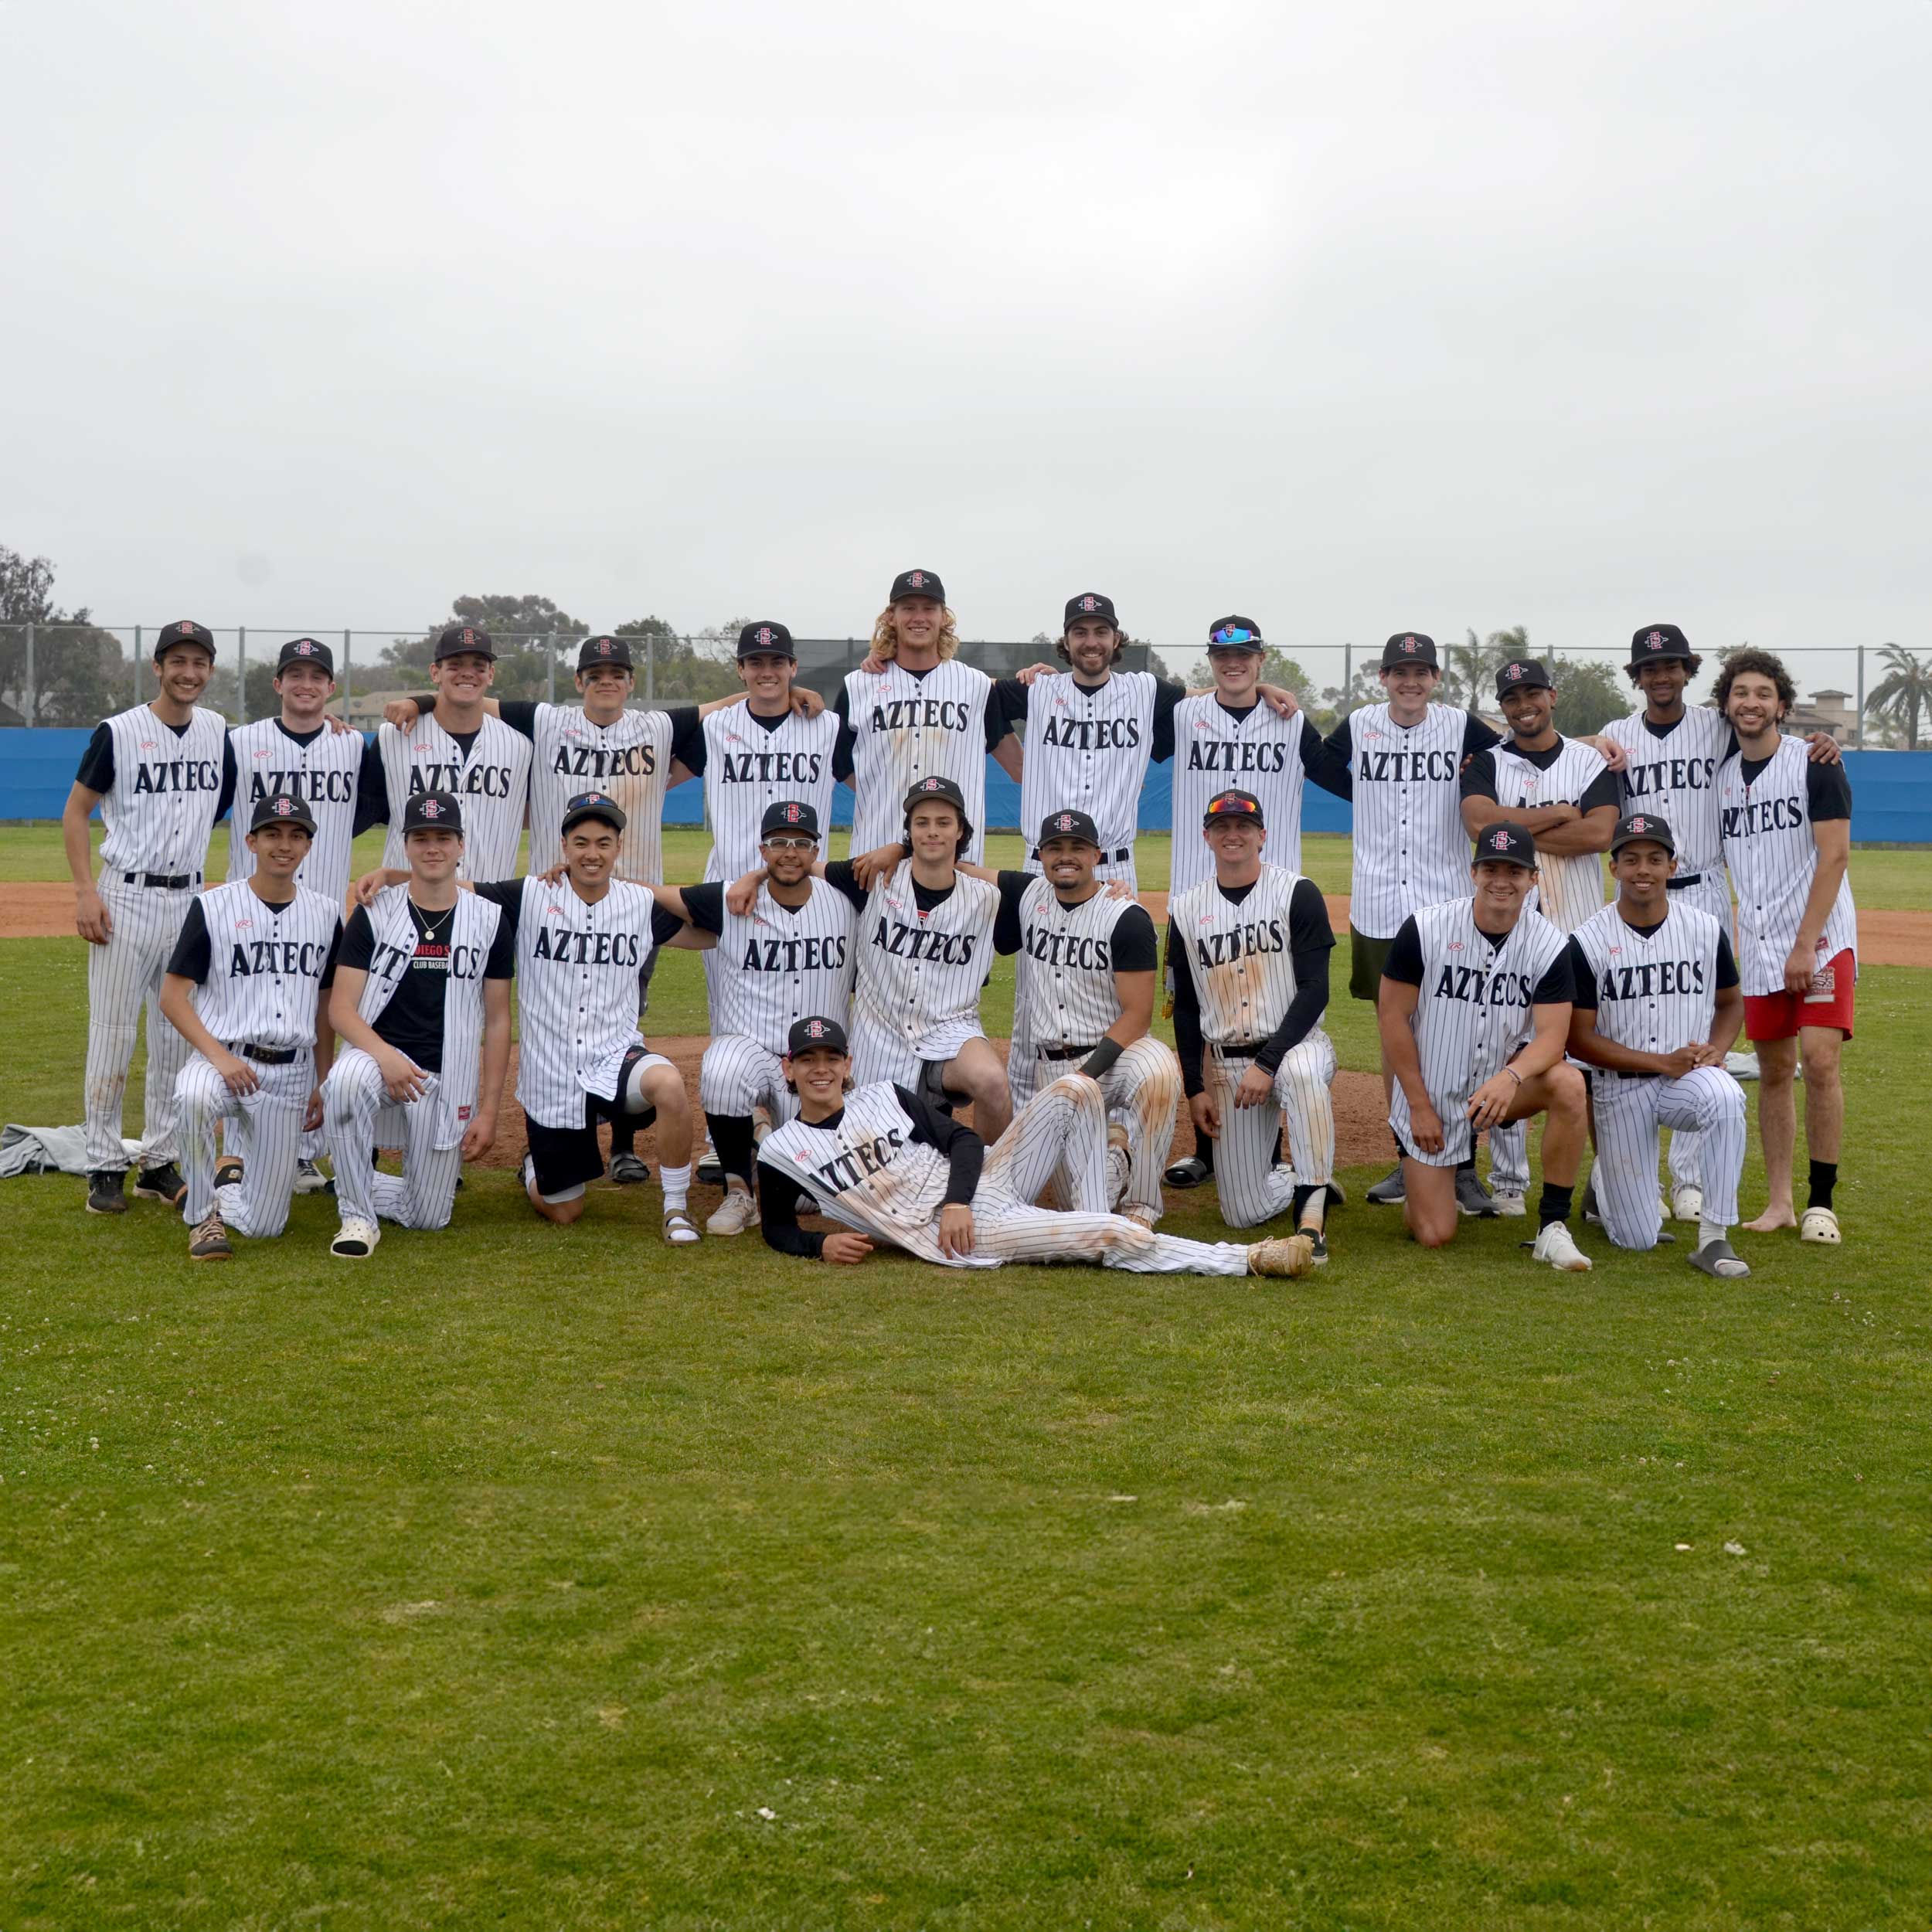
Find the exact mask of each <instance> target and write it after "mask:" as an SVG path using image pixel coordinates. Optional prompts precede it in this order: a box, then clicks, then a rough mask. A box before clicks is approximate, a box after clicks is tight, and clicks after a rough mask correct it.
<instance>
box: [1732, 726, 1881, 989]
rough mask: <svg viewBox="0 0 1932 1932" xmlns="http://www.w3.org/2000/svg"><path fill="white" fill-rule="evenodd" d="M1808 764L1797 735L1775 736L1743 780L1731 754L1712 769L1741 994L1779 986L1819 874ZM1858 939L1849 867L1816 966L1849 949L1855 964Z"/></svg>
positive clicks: (1740, 760) (1821, 940)
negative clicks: (1733, 898) (1733, 894)
mask: <svg viewBox="0 0 1932 1932" xmlns="http://www.w3.org/2000/svg"><path fill="white" fill-rule="evenodd" d="M1810 763H1811V759H1810V754H1809V753H1808V751H1807V750H1806V748H1805V745H1804V740H1803V739H1801V738H1781V739H1779V740H1778V742H1777V750H1776V751H1775V752H1774V753H1772V754H1771V757H1770V759H1769V760H1768V761H1767V763H1766V764H1765V765H1764V769H1763V770H1760V772H1759V773H1758V774H1757V777H1755V778H1753V779H1750V780H1748V781H1747V779H1746V777H1745V776H1744V769H1743V767H1744V761H1743V758H1742V757H1739V756H1736V755H1733V757H1730V758H1727V759H1726V760H1725V761H1724V763H1723V764H1722V765H1720V766H1719V767H1718V772H1717V804H1718V810H1719V812H1720V813H1721V814H1722V815H1723V819H1722V825H1723V838H1724V859H1725V862H1726V864H1727V865H1728V866H1730V873H1731V883H1732V884H1733V886H1735V887H1736V890H1737V971H1738V976H1739V978H1740V980H1741V981H1743V988H1744V991H1745V992H1746V994H1747V995H1764V994H1766V993H1775V992H1779V991H1781V989H1782V988H1783V986H1784V962H1785V961H1786V960H1787V959H1788V958H1789V957H1791V947H1793V945H1794V944H1796V942H1797V940H1798V927H1799V926H1800V925H1801V923H1803V921H1804V902H1805V900H1806V899H1807V898H1808V896H1810V893H1811V880H1812V879H1813V878H1814V877H1815V876H1816V873H1817V872H1818V843H1817V838H1816V835H1815V833H1814V832H1813V830H1812V825H1811V797H1810V791H1811V787H1810V781H1809V778H1808V767H1809V764H1810ZM1858 940H1859V934H1858V914H1857V913H1856V911H1855V910H1854V908H1853V906H1852V881H1851V878H1850V876H1849V873H1848V874H1847V876H1845V878H1844V879H1841V880H1840V881H1839V883H1838V896H1837V897H1836V898H1835V899H1834V900H1832V910H1831V911H1830V912H1829V913H1827V914H1826V915H1825V930H1824V933H1823V934H1822V935H1821V937H1820V938H1819V940H1818V964H1819V965H1820V966H1823V965H1824V964H1825V962H1826V961H1828V960H1831V959H1835V957H1837V956H1838V954H1840V953H1842V952H1845V951H1849V952H1850V953H1851V954H1852V957H1853V963H1854V965H1855V964H1856V959H1857V954H1858Z"/></svg>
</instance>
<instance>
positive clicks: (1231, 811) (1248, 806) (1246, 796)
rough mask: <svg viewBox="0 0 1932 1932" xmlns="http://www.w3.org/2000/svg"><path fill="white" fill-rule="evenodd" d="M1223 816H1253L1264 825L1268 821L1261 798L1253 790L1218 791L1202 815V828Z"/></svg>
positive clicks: (1258, 823) (1257, 822) (1256, 821)
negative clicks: (1262, 812) (1263, 812)
mask: <svg viewBox="0 0 1932 1932" xmlns="http://www.w3.org/2000/svg"><path fill="white" fill-rule="evenodd" d="M1222 818H1252V819H1253V821H1254V822H1255V823H1256V824H1257V825H1261V826H1264V827H1265V826H1266V825H1267V822H1268V821H1267V820H1266V819H1265V818H1263V817H1262V816H1261V801H1260V799H1259V798H1256V797H1255V795H1254V794H1253V792H1251V791H1217V792H1216V794H1214V796H1213V798H1210V799H1209V801H1208V802H1207V810H1206V811H1204V812H1203V813H1202V815H1201V825H1202V829H1203V830H1205V829H1206V828H1207V827H1208V826H1209V825H1213V824H1214V823H1215V822H1216V821H1217V820H1219V819H1222Z"/></svg>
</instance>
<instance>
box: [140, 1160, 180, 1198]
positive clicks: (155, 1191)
mask: <svg viewBox="0 0 1932 1932" xmlns="http://www.w3.org/2000/svg"><path fill="white" fill-rule="evenodd" d="M134 1192H135V1195H136V1196H138V1198H139V1199H141V1200H144V1201H165V1202H167V1203H168V1206H170V1207H179V1206H181V1204H182V1201H183V1200H185V1199H186V1198H187V1194H188V1183H187V1182H185V1181H184V1180H183V1179H182V1178H181V1169H180V1168H178V1167H177V1166H175V1164H174V1162H172V1161H168V1162H163V1164H162V1165H161V1166H159V1167H151V1168H148V1169H147V1171H146V1172H145V1173H141V1174H138V1175H135V1177H134Z"/></svg>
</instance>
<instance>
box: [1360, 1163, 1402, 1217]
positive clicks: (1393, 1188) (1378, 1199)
mask: <svg viewBox="0 0 1932 1932" xmlns="http://www.w3.org/2000/svg"><path fill="white" fill-rule="evenodd" d="M1408 1198H1409V1190H1408V1189H1407V1188H1406V1186H1404V1185H1403V1179H1402V1163H1401V1162H1400V1161H1398V1162H1396V1164H1395V1165H1394V1166H1393V1167H1392V1168H1389V1171H1388V1172H1387V1173H1386V1174H1385V1175H1383V1177H1382V1179H1380V1180H1379V1181H1378V1182H1376V1184H1375V1185H1374V1186H1373V1187H1372V1188H1370V1189H1369V1191H1368V1192H1367V1193H1366V1194H1365V1195H1364V1196H1362V1199H1364V1200H1365V1201H1366V1202H1369V1205H1370V1206H1372V1207H1400V1206H1401V1205H1402V1204H1403V1202H1404V1201H1406V1199H1408Z"/></svg>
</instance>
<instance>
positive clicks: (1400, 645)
mask: <svg viewBox="0 0 1932 1932" xmlns="http://www.w3.org/2000/svg"><path fill="white" fill-rule="evenodd" d="M1404 664H1426V665H1427V666H1428V667H1429V668H1430V670H1431V671H1440V669H1441V668H1442V665H1441V664H1440V662H1439V661H1438V660H1437V657H1436V641H1435V639H1434V638H1432V637H1430V635H1429V634H1428V633H1427V631H1397V632H1396V634H1395V635H1394V636H1393V637H1392V638H1390V639H1389V641H1388V642H1387V643H1386V644H1385V645H1383V647H1382V668H1383V670H1385V671H1393V670H1394V669H1395V668H1396V666H1397V665H1404Z"/></svg>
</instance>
